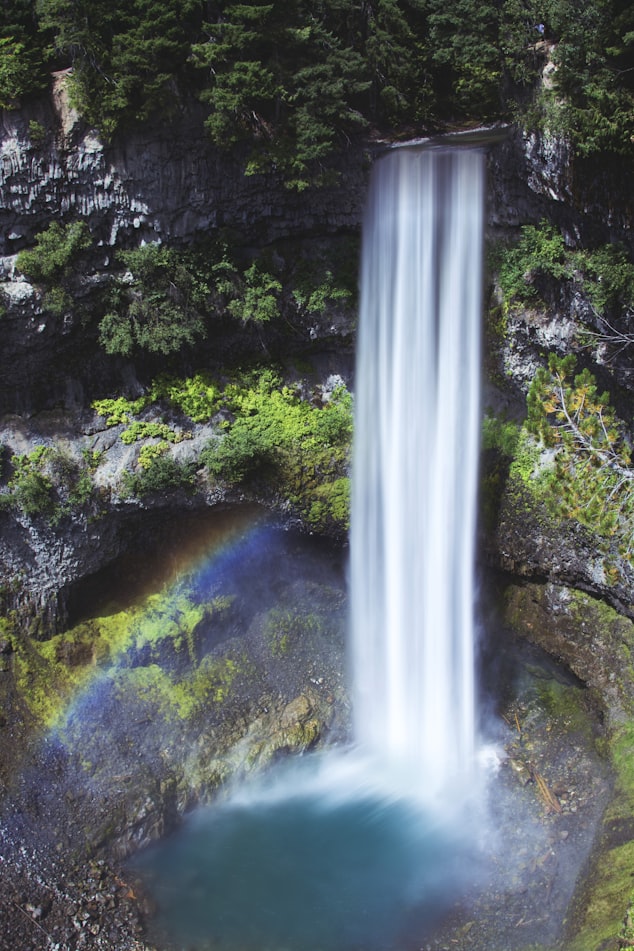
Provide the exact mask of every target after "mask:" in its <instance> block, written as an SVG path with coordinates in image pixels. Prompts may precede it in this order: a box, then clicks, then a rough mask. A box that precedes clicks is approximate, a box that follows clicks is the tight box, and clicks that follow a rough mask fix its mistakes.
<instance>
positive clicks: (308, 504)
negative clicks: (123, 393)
mask: <svg viewBox="0 0 634 951" xmlns="http://www.w3.org/2000/svg"><path fill="white" fill-rule="evenodd" d="M224 402H225V405H226V407H227V409H229V410H230V412H231V414H232V417H233V421H232V422H230V423H228V425H227V428H226V431H225V434H224V435H223V436H222V438H219V439H216V440H214V442H212V443H211V444H210V445H209V446H208V447H207V449H206V450H204V451H203V454H202V461H203V462H204V463H205V465H206V466H207V469H208V471H209V473H210V475H211V476H212V477H213V478H216V479H220V480H222V481H224V482H228V483H230V484H233V485H238V484H245V483H251V484H253V483H256V482H261V483H262V484H263V485H265V486H267V487H268V490H269V491H270V490H273V491H275V492H276V493H277V494H280V495H282V496H284V497H285V498H286V499H288V500H289V501H290V503H291V504H292V505H294V506H296V507H297V508H298V509H299V510H300V511H301V512H302V514H303V515H304V516H305V517H307V518H308V519H309V521H311V523H312V524H314V525H315V527H316V528H322V529H323V528H325V527H326V526H328V525H329V524H337V525H338V526H340V527H347V524H348V511H347V480H346V476H345V474H346V470H347V467H348V464H349V452H350V441H351V436H352V405H351V398H350V395H349V393H348V392H347V391H346V390H344V389H340V390H336V391H335V392H334V393H333V394H332V397H331V399H330V400H328V402H326V403H325V404H324V405H323V407H321V408H318V407H315V406H312V405H311V404H310V403H308V402H307V401H305V400H302V399H300V397H299V395H298V394H297V393H296V392H295V391H293V390H292V389H291V388H289V387H288V386H284V385H283V383H282V381H281V380H280V378H279V377H277V376H276V375H275V374H274V373H273V372H272V371H270V370H264V371H263V372H261V373H260V374H259V375H256V376H254V377H252V378H251V379H248V378H247V379H246V380H244V381H242V382H240V383H232V384H229V385H228V386H227V387H225V391H224Z"/></svg>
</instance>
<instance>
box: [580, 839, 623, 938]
mask: <svg viewBox="0 0 634 951" xmlns="http://www.w3.org/2000/svg"><path fill="white" fill-rule="evenodd" d="M633 868H634V841H629V842H625V843H623V844H622V845H618V846H616V847H614V848H611V849H608V850H606V851H604V852H603V854H602V855H601V857H600V859H599V861H598V862H597V864H596V867H595V868H594V870H593V874H592V879H591V889H590V890H589V891H586V892H585V893H584V894H583V895H582V896H581V900H580V902H579V903H578V904H577V905H576V907H575V908H573V913H574V918H575V920H581V922H582V924H581V927H579V928H578V929H576V933H575V935H574V936H573V937H572V938H570V939H569V940H568V941H567V942H566V943H565V951H594V949H600V948H615V949H616V948H622V947H623V945H622V944H621V943H620V937H621V935H622V932H623V919H624V916H625V912H626V909H627V907H628V903H629V902H630V901H631V898H632V869H633Z"/></svg>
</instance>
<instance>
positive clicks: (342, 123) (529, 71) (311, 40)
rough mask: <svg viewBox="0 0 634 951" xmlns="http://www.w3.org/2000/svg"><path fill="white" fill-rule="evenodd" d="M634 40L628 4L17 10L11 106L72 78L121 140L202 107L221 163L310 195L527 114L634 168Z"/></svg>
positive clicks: (9, 27) (93, 2) (433, 1)
mask: <svg viewBox="0 0 634 951" xmlns="http://www.w3.org/2000/svg"><path fill="white" fill-rule="evenodd" d="M633 37H634V21H633V14H632V11H631V8H630V6H629V5H628V4H626V3H624V2H623V0H589V2H585V0H545V2H541V3H538V2H537V0H500V2H499V3H496V4H482V3H477V2H476V0H456V2H454V3H453V4H447V3H443V2H442V0H368V2H366V3H363V4H350V3H342V2H341V0H320V2H319V3H314V2H312V0H293V2H292V3H289V2H282V0H268V2H264V0H250V2H248V3H237V2H231V0H209V2H208V3H205V4H196V3H194V2H193V0H165V2H162V3H159V2H158V0H131V2H128V3H125V4H124V3H123V0H111V2H109V3H106V2H105V0H81V2H80V3H77V2H75V0H37V2H35V0H7V3H5V4H4V6H3V9H2V11H0V44H1V48H2V50H3V56H2V67H1V68H0V104H1V105H3V106H4V107H6V108H11V107H13V106H14V105H16V104H17V103H18V101H19V100H20V98H21V97H23V96H26V95H29V94H30V93H31V92H34V91H37V90H38V89H40V88H42V85H43V78H44V76H45V75H46V73H47V72H50V70H51V69H62V68H67V67H72V72H70V73H69V75H68V79H67V82H68V84H69V89H70V94H71V99H72V102H73V104H74V105H75V106H76V107H77V108H78V109H79V111H80V112H81V113H82V114H83V115H84V116H85V117H86V118H87V119H88V121H89V122H91V123H92V124H94V125H95V126H96V127H97V128H98V129H99V130H100V131H101V132H102V134H104V135H106V136H108V137H111V136H113V135H115V134H116V133H117V132H118V131H120V130H122V129H125V128H126V127H130V126H133V125H134V124H137V123H138V122H142V121H145V120H147V119H150V118H152V117H157V116H165V115H169V114H170V112H175V111H176V110H177V108H178V104H179V102H180V101H182V97H183V96H197V97H199V98H200V99H201V100H202V101H203V103H205V104H206V106H207V108H208V115H207V120H206V124H207V128H208V130H209V134H210V137H211V139H212V141H213V142H214V143H215V144H216V145H217V146H218V147H219V148H222V149H226V148H233V147H234V146H236V145H239V146H240V148H241V149H243V150H244V151H243V153H242V154H244V155H245V156H246V157H245V168H246V171H247V173H257V172H259V171H261V170H263V169H270V168H275V169H276V170H278V171H281V172H282V173H283V174H284V176H285V179H286V183H287V185H288V186H289V187H292V188H296V189H303V188H306V187H307V186H308V185H311V184H316V183H317V184H318V183H326V182H328V181H331V180H332V174H333V170H332V167H331V166H330V165H329V161H330V158H331V156H332V155H333V153H334V152H335V151H336V150H337V149H339V148H341V147H345V146H346V145H347V144H348V142H349V141H350V140H351V138H352V137H353V136H355V135H357V134H358V133H359V132H360V131H367V130H369V129H376V128H378V129H380V130H394V129H404V128H408V127H411V126H412V125H413V126H415V127H416V128H417V129H420V128H421V126H423V127H426V128H428V129H434V128H436V129H437V128H441V127H443V126H446V125H447V124H451V123H452V122H455V121H458V122H461V123H464V122H465V121H468V120H471V119H473V120H482V119H483V118H487V119H494V118H508V117H509V116H515V115H521V116H522V117H523V121H525V122H526V123H528V124H530V125H532V126H536V125H537V126H545V127H547V128H553V129H554V130H555V131H557V132H559V131H561V130H562V129H563V130H564V131H566V132H567V133H568V134H569V135H570V136H571V137H572V140H573V142H574V144H575V145H576V148H577V150H578V151H579V153H580V154H582V155H588V154H597V153H599V152H603V151H606V150H607V151H610V152H614V153H617V154H626V155H629V156H631V155H632V154H633V150H634V143H633V142H632V133H633V129H632V123H631V116H632V111H633V100H634V82H633V80H632V69H633V57H634V41H633V39H632V38H633ZM548 58H550V59H551V60H552V62H553V63H554V65H555V67H556V69H555V71H554V72H553V73H552V88H545V89H543V88H541V87H540V79H541V72H542V69H543V67H544V65H545V63H546V61H547V59H548ZM538 90H539V91H538ZM536 93H537V94H536Z"/></svg>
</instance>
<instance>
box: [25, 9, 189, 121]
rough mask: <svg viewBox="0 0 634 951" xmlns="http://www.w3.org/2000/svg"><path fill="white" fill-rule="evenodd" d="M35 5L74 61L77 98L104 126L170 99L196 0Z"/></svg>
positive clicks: (139, 116) (138, 116) (147, 112)
mask: <svg viewBox="0 0 634 951" xmlns="http://www.w3.org/2000/svg"><path fill="white" fill-rule="evenodd" d="M38 9H39V12H40V24H41V27H42V28H43V29H44V30H48V31H50V32H51V33H52V35H53V37H54V39H53V43H54V46H55V49H56V50H57V52H58V54H62V55H64V56H67V57H68V58H69V60H70V63H71V64H72V66H73V73H72V77H71V93H72V96H73V99H74V101H75V105H76V106H77V108H78V109H79V110H80V112H82V114H83V115H85V116H86V118H87V119H88V120H89V121H91V122H93V123H94V124H95V125H96V126H97V127H98V128H99V129H100V130H101V131H102V132H103V133H105V134H107V135H113V134H114V133H115V132H116V131H117V129H118V128H119V127H120V126H121V125H122V124H125V123H126V122H128V123H129V122H130V121H142V120H144V119H147V118H148V117H149V116H151V115H153V114H155V113H157V112H158V110H160V109H163V110H164V109H166V108H169V106H170V105H171V104H172V103H173V101H174V81H175V79H176V78H177V77H178V76H179V75H181V74H182V73H183V72H184V70H185V65H186V62H187V59H188V56H189V52H190V43H191V35H192V33H193V32H195V31H196V29H197V27H198V25H199V19H198V13H199V6H198V4H197V3H196V2H195V0H161V2H159V0H129V2H123V0H38Z"/></svg>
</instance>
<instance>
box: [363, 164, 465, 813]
mask: <svg viewBox="0 0 634 951" xmlns="http://www.w3.org/2000/svg"><path fill="white" fill-rule="evenodd" d="M483 182H484V157H483V153H482V152H481V151H479V150H478V149H472V148H453V149H441V148H426V149H409V148H402V149H395V150H394V151H392V152H391V153H390V154H389V155H387V156H386V157H384V158H382V159H380V160H379V161H378V162H377V164H376V167H375V170H374V176H373V180H372V183H371V188H370V195H369V200H368V208H367V212H366V219H365V222H364V233H363V260H362V270H361V314H360V327H359V341H358V351H357V379H356V384H355V391H356V401H357V402H356V430H355V450H354V463H353V492H352V531H351V592H352V594H351V598H352V605H351V625H352V638H351V639H352V667H353V692H354V693H353V696H354V716H355V731H356V738H357V740H358V743H359V745H360V747H361V749H364V750H365V751H367V752H368V753H370V754H371V755H372V756H375V757H376V758H378V761H379V763H380V764H381V766H382V768H383V769H384V770H385V771H387V772H389V773H391V774H393V775H400V774H401V773H403V774H405V775H406V776H407V780H406V781H407V782H408V784H409V785H410V786H412V789H413V791H416V792H417V793H418V794H420V795H421V796H422V797H423V798H425V799H433V798H435V797H437V796H439V795H441V794H442V793H443V791H444V790H446V789H448V788H449V786H450V784H452V783H456V782H457V781H458V782H459V781H460V780H464V779H465V778H466V776H467V775H468V770H469V768H470V766H471V764H472V761H473V753H474V733H475V726H474V721H475V712H474V619H473V608H474V578H473V574H474V572H473V560H474V554H473V549H474V535H475V520H476V503H475V495H476V481H477V467H478V448H479V438H478V437H479V422H480V417H479V388H480V305H481V269H482V261H481V258H482V230H483V224H482V215H483V203H484V202H483V190H484V184H483ZM412 784H413V785H412Z"/></svg>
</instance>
